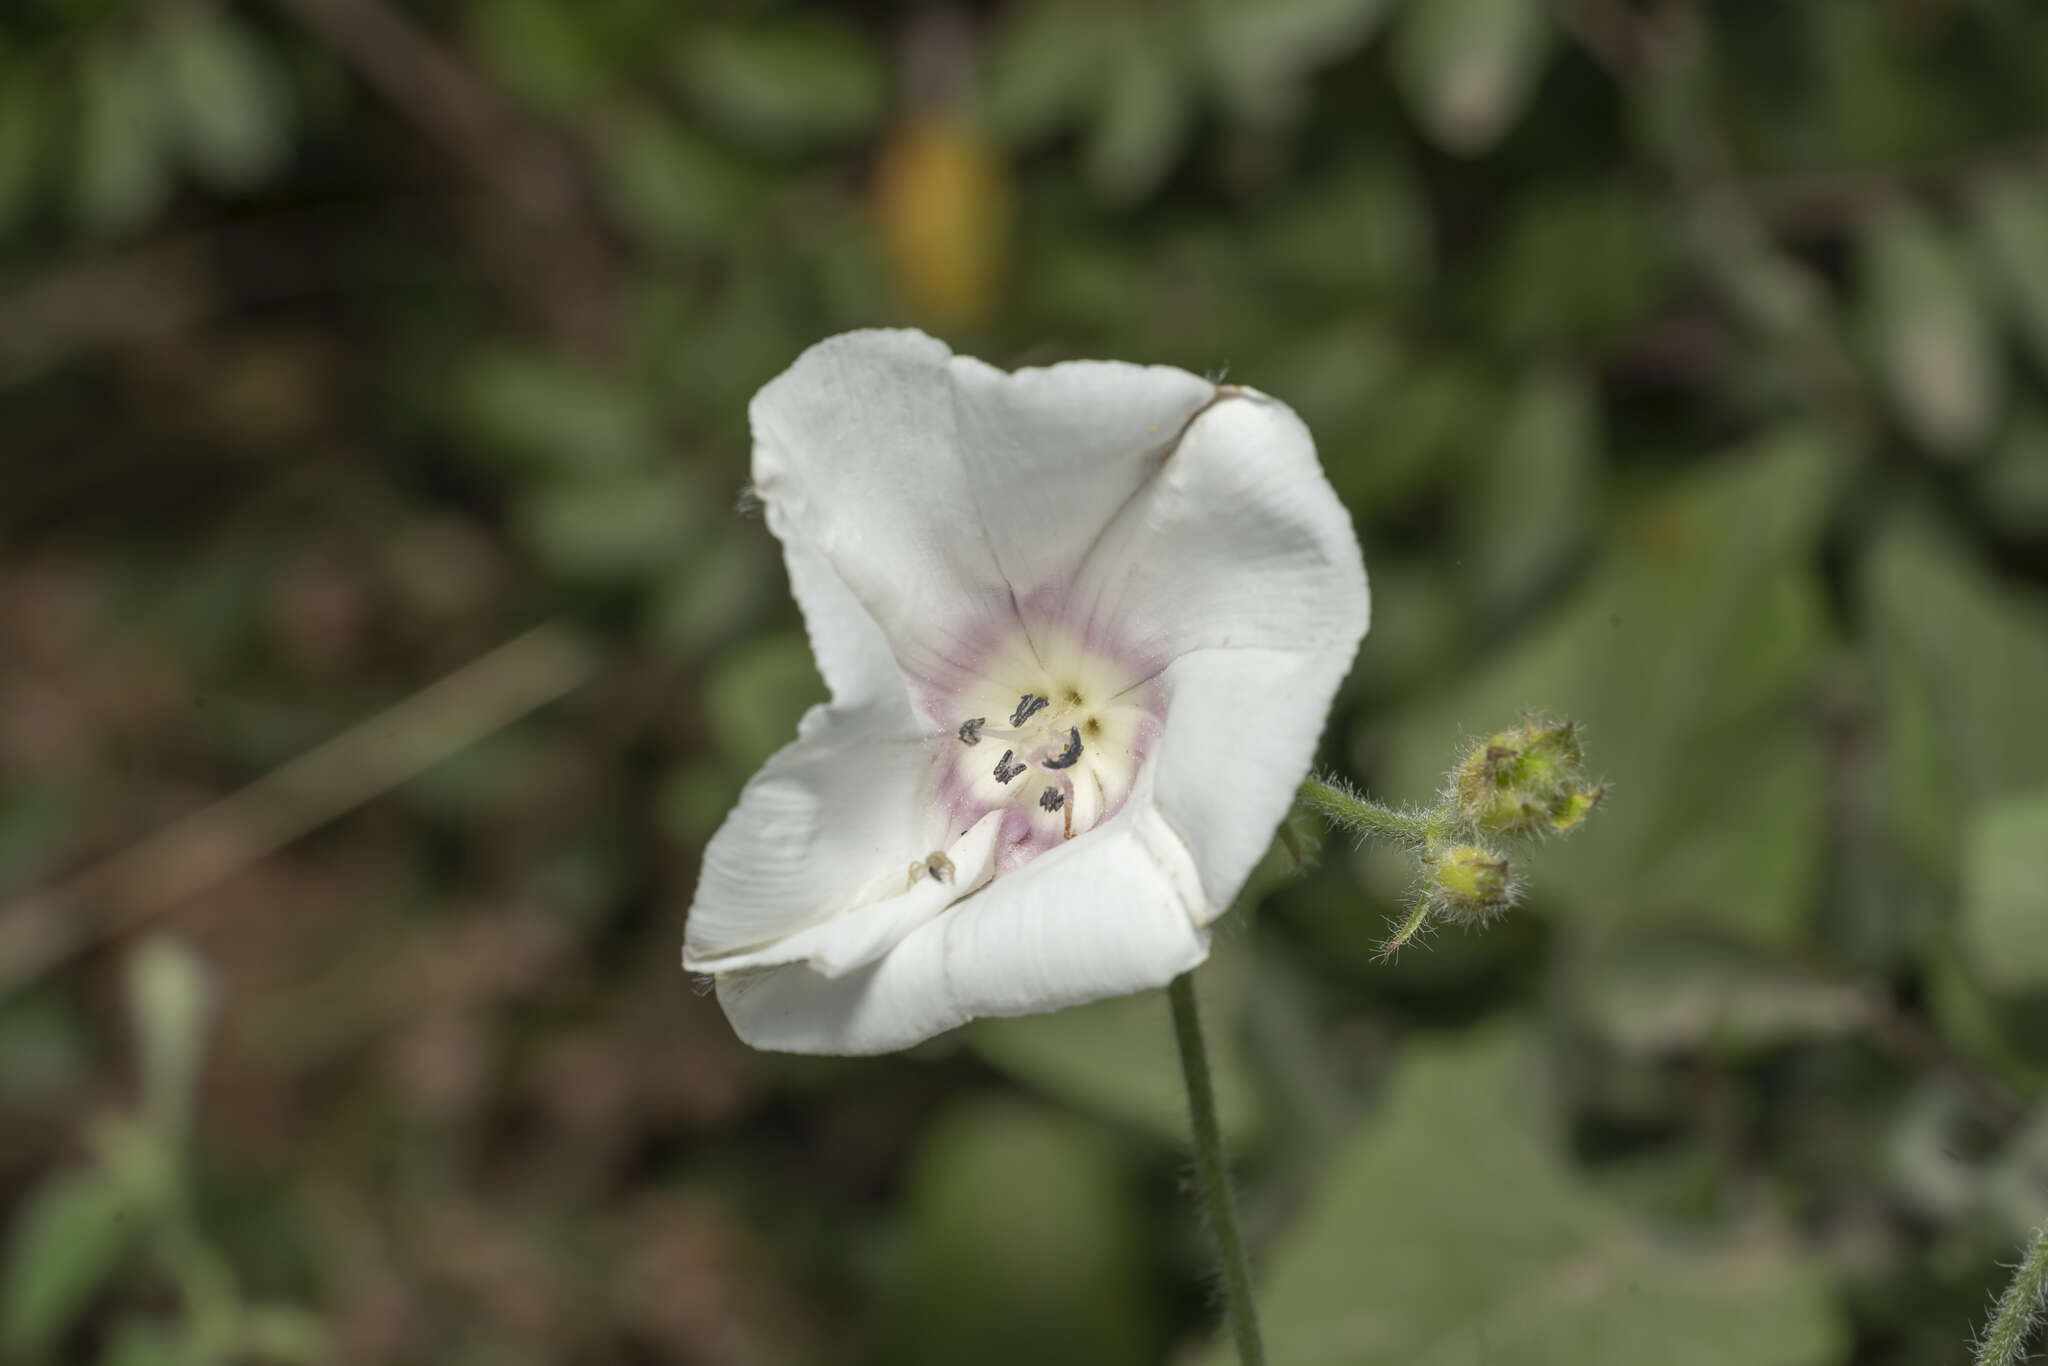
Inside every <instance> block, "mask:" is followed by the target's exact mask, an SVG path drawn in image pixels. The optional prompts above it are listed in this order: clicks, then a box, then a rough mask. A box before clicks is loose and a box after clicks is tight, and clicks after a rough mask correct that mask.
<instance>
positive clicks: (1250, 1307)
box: [1166, 972, 1266, 1366]
mask: <svg viewBox="0 0 2048 1366" xmlns="http://www.w3.org/2000/svg"><path fill="white" fill-rule="evenodd" d="M1166 996H1167V999H1168V1000H1169V1001H1171V1002H1172V1003H1173V1034H1174V1038H1175V1039H1176V1040H1178V1041H1179V1043H1180V1070H1181V1075H1182V1077H1184V1078H1185V1079H1186V1081H1187V1086H1188V1117H1189V1119H1191V1120H1192V1121H1193V1123H1194V1131H1195V1177H1196V1180H1197V1181H1198V1182H1199V1183H1200V1185H1201V1188H1202V1190H1201V1194H1202V1204H1203V1207H1204V1211H1205V1213H1206V1214H1207V1215H1208V1219H1209V1236H1210V1238H1211V1239H1213V1240H1214V1242H1215V1244H1216V1260H1217V1262H1218V1263H1220V1264H1221V1266H1222V1269H1223V1294H1224V1298H1225V1301H1226V1302H1227V1304H1228V1306H1229V1311H1230V1330H1231V1333H1232V1335H1233V1336H1234V1337H1235V1338H1236V1339H1237V1359H1238V1361H1239V1362H1240V1363H1242V1366H1265V1363H1266V1348H1265V1344H1264V1343H1263V1342H1261V1340H1260V1338H1259V1314H1258V1309H1257V1308H1256V1307H1255V1306H1254V1304H1253V1303H1252V1272H1251V1264H1250V1263H1249V1262H1247V1261H1246V1260H1245V1255H1244V1240H1243V1239H1242V1238H1241V1237H1240V1236H1239V1235H1238V1231H1237V1208H1236V1205H1235V1203H1234V1202H1233V1200H1232V1198H1231V1191H1230V1164H1229V1162H1228V1160H1227V1158H1226V1155H1225V1153H1224V1151H1223V1130H1222V1127H1221V1126H1220V1125H1218V1124H1217V1122H1216V1092H1215V1088H1214V1087H1212V1086H1211V1085H1210V1083H1209V1051H1208V1049H1207V1048H1206V1047H1204V1046H1203V1043H1202V1021H1201V1018H1200V1017H1199V1016H1197V1015H1196V1014H1195V982H1194V978H1193V977H1192V976H1190V975H1189V974H1188V973H1185V972H1184V973H1182V974H1181V975H1180V976H1178V977H1176V978H1174V979H1173V984H1172V985H1171V986H1169V987H1168V988H1167V989H1166Z"/></svg>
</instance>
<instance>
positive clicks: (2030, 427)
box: [1973, 406, 2048, 537]
mask: <svg viewBox="0 0 2048 1366" xmlns="http://www.w3.org/2000/svg"><path fill="white" fill-rule="evenodd" d="M1973 471H1974V474H1975V479H1976V485H1977V501H1978V505H1979V506H1980V507H1981V508H1982V509H1983V512H1984V515H1985V517H1987V518H1988V519H1989V520H1990V521H1991V523H1992V525H1994V526H1996V527H1997V528H1999V529H2000V530H2001V531H2004V532H2005V533H2006V534H2008V535H2011V536H2016V537H2027V536H2040V535H2044V534H2048V413H2044V412H2042V410H2041V409H2039V408H2036V407H2032V406H2029V407H2024V408H2021V409H2020V410H2019V411H2018V412H2017V413H2015V414H2013V418H2012V421H2010V422H2008V423H2007V424H2006V428H2005V431H2004V432H2003V433H2001V434H2000V436H1999V438H1998V441H1997V442H1996V444H1994V445H1993V446H1992V448H1991V452H1990V454H1989V455H1988V456H1987V457H1986V458H1985V459H1984V460H1982V461H1980V462H1978V463H1977V464H1976V465H1975V466H1974V467H1973Z"/></svg>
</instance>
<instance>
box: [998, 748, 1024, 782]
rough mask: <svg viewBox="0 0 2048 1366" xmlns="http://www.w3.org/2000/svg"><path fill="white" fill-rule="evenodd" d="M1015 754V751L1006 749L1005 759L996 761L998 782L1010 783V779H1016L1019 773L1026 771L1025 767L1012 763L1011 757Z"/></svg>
mask: <svg viewBox="0 0 2048 1366" xmlns="http://www.w3.org/2000/svg"><path fill="white" fill-rule="evenodd" d="M1015 753H1016V751H1015V750H1009V749H1006V750H1004V751H1003V757H1002V758H1000V759H998V760H996V781H997V782H999V783H1007V782H1008V781H1010V779H1012V778H1014V777H1016V776H1017V775H1018V774H1019V773H1022V772H1023V771H1024V765H1022V764H1019V763H1014V762H1012V761H1011V758H1010V756H1011V755H1013V754H1015Z"/></svg>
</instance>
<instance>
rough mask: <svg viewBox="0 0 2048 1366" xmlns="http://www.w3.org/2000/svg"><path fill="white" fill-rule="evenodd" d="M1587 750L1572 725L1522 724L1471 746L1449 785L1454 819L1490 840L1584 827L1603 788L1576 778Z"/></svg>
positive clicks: (1526, 718) (1535, 721)
mask: <svg viewBox="0 0 2048 1366" xmlns="http://www.w3.org/2000/svg"><path fill="white" fill-rule="evenodd" d="M1585 757H1586V754H1585V750H1584V748H1583V747H1582V746H1581V745H1580V744H1579V731H1578V726H1577V724H1576V723H1575V722H1571V721H1566V722H1562V723H1556V724H1553V723H1551V722H1548V721H1545V720H1543V719H1542V718H1539V717H1533V716H1524V717H1523V718H1522V723H1521V724H1520V725H1518V726H1514V727H1512V728H1510V729H1508V730H1504V731H1501V732H1500V733H1499V734H1497V735H1492V736H1489V737H1487V738H1486V739H1485V740H1483V741H1481V742H1480V743H1479V744H1476V745H1474V746H1473V747H1472V748H1471V750H1470V751H1469V752H1468V753H1467V754H1466V755H1465V759H1464V762H1462V763H1461V764H1459V765H1458V768H1457V771H1456V773H1455V774H1454V775H1453V780H1452V786H1453V788H1454V795H1455V798H1456V800H1457V804H1458V814H1459V815H1460V816H1462V817H1463V818H1464V819H1465V820H1467V821H1469V822H1470V823H1471V824H1472V825H1474V826H1476V827H1478V828H1479V829H1480V830H1482V831H1484V832H1485V833H1487V834H1489V835H1502V836H1509V837H1512V836H1516V835H1533V834H1538V833H1541V832H1546V831H1557V832H1562V831H1566V830H1571V829H1574V828H1576V827H1577V826H1579V825H1580V824H1581V823H1583V822H1584V821H1585V819H1586V817H1587V815H1588V814H1590V813H1591V811H1592V810H1593V808H1594V807H1595V806H1597V805H1599V802H1600V798H1601V796H1602V794H1603V793H1604V792H1605V791H1606V789H1605V788H1600V787H1588V786H1587V785H1586V783H1585V780H1584V778H1583V777H1582V775H1581V773H1580V766H1581V765H1582V764H1583V763H1584V762H1585Z"/></svg>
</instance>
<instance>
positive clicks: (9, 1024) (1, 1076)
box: [0, 988, 91, 1110]
mask: <svg viewBox="0 0 2048 1366" xmlns="http://www.w3.org/2000/svg"><path fill="white" fill-rule="evenodd" d="M90 1062H91V1056H90V1050H89V1049H88V1048H87V1046H86V1038H85V1030H84V1029H83V1027H82V1024H81V1021H80V1020H79V1019H78V1018H77V1017H76V1016H75V1014H74V1012H73V1008H72V1006H71V1004H70V1002H69V1001H68V1000H67V999H66V998H65V997H64V996H63V995H62V994H61V993H59V992H57V991H55V990H52V989H49V988H43V989H38V990H28V991H17V992H14V993H12V994H10V995H9V996H7V997H5V998H4V999H0V1107H7V1108H9V1109H14V1110H28V1109H30V1108H32V1107H33V1106H35V1105H36V1104H38V1103H39V1102H41V1101H43V1100H44V1099H45V1098H47V1097H52V1096H57V1095H61V1094H63V1092H64V1090H65V1088H67V1087H70V1086H74V1085H76V1084H77V1083H78V1081H79V1079H80V1078H81V1077H82V1076H84V1075H85V1072H86V1069H87V1067H88V1065H89V1063H90Z"/></svg>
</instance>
